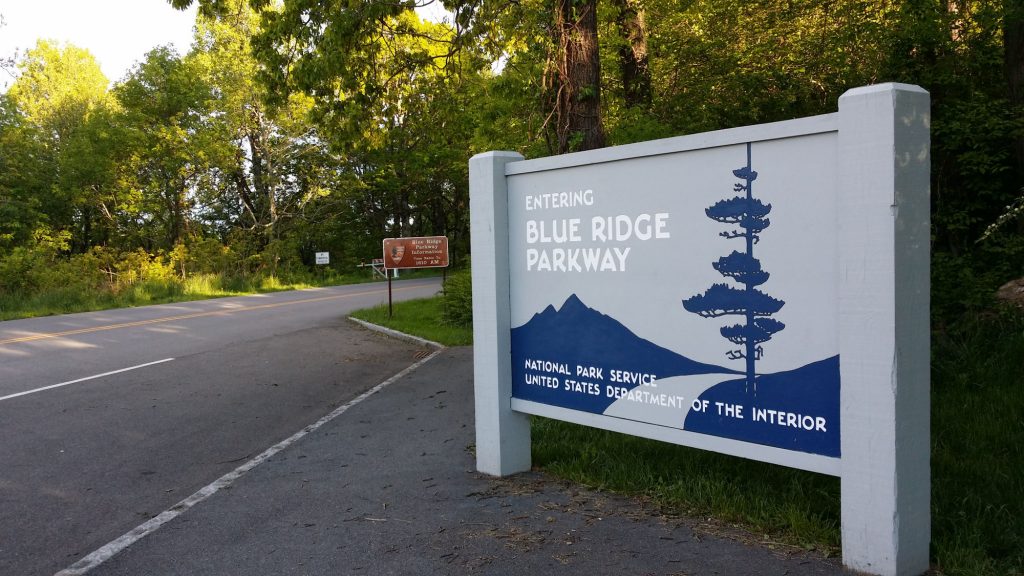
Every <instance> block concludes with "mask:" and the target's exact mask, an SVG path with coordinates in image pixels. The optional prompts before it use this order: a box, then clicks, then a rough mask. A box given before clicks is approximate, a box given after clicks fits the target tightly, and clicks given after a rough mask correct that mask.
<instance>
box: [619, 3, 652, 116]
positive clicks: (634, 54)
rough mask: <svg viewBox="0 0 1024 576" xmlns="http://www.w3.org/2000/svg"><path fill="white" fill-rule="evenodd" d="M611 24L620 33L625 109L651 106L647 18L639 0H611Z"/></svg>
mask: <svg viewBox="0 0 1024 576" xmlns="http://www.w3.org/2000/svg"><path fill="white" fill-rule="evenodd" d="M613 4H614V6H615V10H616V13H615V25H616V27H617V28H618V30H619V35H620V36H621V40H620V44H619V50H618V52H619V71H620V76H621V78H622V92H623V99H624V100H625V104H626V107H627V108H638V107H642V108H646V107H649V106H650V105H651V99H652V98H653V90H652V87H651V70H650V63H649V58H648V50H647V18H646V16H645V11H644V9H643V6H641V5H640V2H639V0H614V2H613Z"/></svg>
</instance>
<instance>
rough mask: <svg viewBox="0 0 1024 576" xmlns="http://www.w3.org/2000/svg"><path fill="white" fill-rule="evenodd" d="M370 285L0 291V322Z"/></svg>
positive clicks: (179, 284)
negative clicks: (232, 297)
mask: <svg viewBox="0 0 1024 576" xmlns="http://www.w3.org/2000/svg"><path fill="white" fill-rule="evenodd" d="M416 272H420V271H416ZM436 275H437V273H436V272H433V271H430V273H426V274H424V273H405V274H402V279H407V278H419V277H425V276H436ZM374 280H375V279H374V278H372V277H371V276H370V275H369V273H368V272H365V273H356V274H345V275H342V274H337V273H332V274H323V273H321V274H317V275H309V276H308V277H306V278H303V279H301V280H291V281H289V280H283V279H281V278H278V277H276V276H223V275H219V274H199V275H195V276H190V277H188V278H186V279H185V280H181V279H178V278H172V279H165V280H145V281H141V282H136V283H135V284H132V285H130V286H126V287H123V288H121V289H120V290H117V291H113V290H97V289H87V288H83V287H81V286H62V287H54V288H50V289H47V290H41V291H37V292H33V293H31V294H23V293H6V292H0V321H2V320H15V319H18V318H34V317H39V316H52V315H55V314H70V313H74V312H93V311H96V310H109V309H112V308H131V307H135V306H147V305H151V304H169V303H172V302H189V301H193V300H207V299H210V298H223V297H226V296H244V295H247V294H262V293H268V292H281V291H286V290H300V289H303V288H313V287H317V286H338V285H343V284H358V283H363V282H372V281H374Z"/></svg>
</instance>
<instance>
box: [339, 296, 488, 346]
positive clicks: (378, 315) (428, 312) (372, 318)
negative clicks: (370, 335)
mask: <svg viewBox="0 0 1024 576" xmlns="http://www.w3.org/2000/svg"><path fill="white" fill-rule="evenodd" d="M393 308H394V310H393V312H394V313H393V314H392V316H391V318H388V306H387V304H384V305H383V306H375V307H373V308H366V309H363V310H357V311H356V312H353V313H352V314H351V316H353V317H355V318H359V319H360V320H365V321H367V322H371V323H373V324H377V325H379V326H386V327H388V328H391V329H392V330H398V331H399V332H405V333H406V334H412V335H414V336H419V337H420V338H426V339H427V340H432V341H434V342H437V343H438V344H444V345H445V346H468V345H469V344H472V343H473V329H472V328H466V327H464V326H455V325H452V324H447V323H445V322H444V321H443V320H442V319H441V314H442V311H443V308H444V304H443V301H442V299H441V298H440V297H436V298H422V299H419V300H406V301H403V302H395V304H394V307H393Z"/></svg>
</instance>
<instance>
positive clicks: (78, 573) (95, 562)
mask: <svg viewBox="0 0 1024 576" xmlns="http://www.w3.org/2000/svg"><path fill="white" fill-rule="evenodd" d="M442 351H443V348H441V349H438V350H435V351H434V352H432V353H431V354H430V355H429V356H427V357H426V358H424V359H422V360H420V361H419V362H416V363H415V364H413V365H411V366H409V367H408V368H406V369H405V370H402V371H401V372H399V373H398V374H395V375H394V376H392V377H390V378H388V379H387V380H385V381H383V382H381V383H380V384H377V385H376V386H374V387H373V388H370V389H369V390H367V391H366V392H363V393H362V394H360V395H359V396H356V397H355V398H353V399H352V400H349V401H348V402H347V403H345V404H343V405H341V406H339V407H337V408H335V409H334V411H333V412H331V413H330V414H328V415H326V416H324V417H323V418H321V419H319V420H317V421H316V422H314V423H313V424H310V425H309V426H306V427H305V428H303V429H302V430H300V431H298V432H296V433H295V434H293V435H292V436H291V437H289V438H287V439H285V440H282V441H280V442H278V443H277V444H274V445H273V446H271V447H270V448H268V449H267V450H266V451H264V452H263V453H262V454H259V455H258V456H256V457H255V458H253V459H252V460H249V461H248V462H246V463H245V464H242V465H241V466H239V467H238V468H235V469H234V470H232V471H231V472H228V473H227V474H225V475H223V476H221V477H220V478H218V479H217V480H215V481H213V482H212V483H211V484H209V485H207V486H205V487H203V488H200V489H199V490H198V491H197V492H196V493H194V494H192V495H191V496H189V497H188V498H185V499H184V500H182V501H181V502H178V503H177V504H175V505H174V506H172V507H171V508H169V509H167V510H164V511H163V512H161V513H160V514H158V515H157V516H155V517H153V518H151V519H149V520H147V521H146V522H143V523H142V524H139V525H138V526H136V527H135V528H134V529H132V530H130V531H128V532H126V533H125V534H123V535H121V536H120V537H119V538H116V539H115V540H112V541H110V542H109V543H107V544H105V545H104V546H102V547H100V548H99V549H97V550H96V551H94V552H92V553H90V554H89V555H87V556H85V557H83V558H82V559H81V560H79V561H78V562H75V563H74V564H72V565H71V566H69V567H67V568H65V569H64V570H61V571H60V572H57V573H56V574H54V576H82V575H84V574H86V573H88V572H89V571H90V570H92V569H93V568H96V567H97V566H99V565H100V564H102V563H104V562H106V561H107V560H109V559H111V558H113V557H114V556H115V555H116V554H118V553H120V552H121V551H123V550H125V549H126V548H128V547H129V546H131V545H132V544H134V543H136V542H138V541H139V540H141V539H143V538H145V537H146V536H148V535H150V534H152V533H153V532H156V531H157V530H159V529H160V527H161V526H163V525H164V524H166V523H168V522H170V521H171V520H173V519H175V518H177V517H178V516H181V515H182V514H184V513H185V512H187V511H188V509H189V508H192V507H193V506H195V505H196V504H199V503H200V502H202V501H203V500H206V499H207V498H209V497H210V496H213V495H214V494H216V493H217V492H219V491H220V490H221V489H223V488H228V487H230V486H231V485H232V484H234V483H235V481H237V480H238V479H239V478H241V477H242V476H244V475H245V474H246V473H247V472H249V471H250V470H252V469H253V468H255V467H257V466H259V465H260V464H262V463H263V462H266V461H267V460H268V459H270V458H272V457H274V456H275V455H276V454H277V453H278V452H281V451H282V450H284V449H285V448H288V447H289V446H291V445H292V444H294V443H296V442H298V441H299V440H301V439H302V438H303V437H305V436H306V435H308V434H310V433H311V432H314V431H316V430H317V429H318V428H320V427H321V426H323V425H324V424H327V423H328V422H330V421H331V420H334V419H335V418H337V417H338V416H341V415H342V414H344V413H345V412H347V411H348V409H349V408H352V407H353V406H355V405H356V404H359V403H360V402H362V401H363V400H366V399H367V398H369V397H370V396H373V395H374V394H376V393H377V392H380V391H381V390H383V389H384V388H385V387H387V386H388V385H390V384H392V383H394V382H395V381H396V380H399V379H401V378H403V377H404V376H406V375H407V374H409V373H410V372H412V371H413V370H416V369H417V368H419V367H420V366H422V365H424V364H426V363H427V362H429V361H430V360H432V359H433V358H434V357H435V356H437V355H438V354H440V353H441V352H442Z"/></svg>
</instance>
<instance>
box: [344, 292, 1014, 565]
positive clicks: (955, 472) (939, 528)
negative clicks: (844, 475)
mask: <svg viewBox="0 0 1024 576" xmlns="http://www.w3.org/2000/svg"><path fill="white" fill-rule="evenodd" d="M399 306H401V308H399ZM442 309H443V305H442V301H441V298H433V299H427V300H416V301H411V302H403V303H401V304H400V305H396V308H395V316H394V318H393V319H392V320H391V321H387V320H386V316H387V310H386V308H376V309H372V310H369V311H362V312H360V313H356V314H354V315H355V316H356V317H358V318H362V319H364V320H367V321H370V322H374V323H377V324H382V325H385V326H388V327H390V328H394V329H396V330H401V331H402V332H407V333H409V334H415V335H417V336H421V337H423V338H429V339H431V340H435V341H438V342H442V343H445V344H448V345H458V344H468V343H470V341H471V339H472V333H471V330H470V329H468V328H456V327H452V326H447V327H445V326H443V324H442V322H441V320H440V318H441V311H442ZM441 328H443V329H444V331H445V332H449V334H447V335H446V334H444V333H441V332H439V330H440V329H441ZM451 333H454V334H458V335H457V336H452V335H451ZM932 359H933V360H932V559H933V562H934V563H935V564H936V565H937V567H938V569H939V571H940V573H942V574H948V575H950V576H1008V575H1021V574H1024V521H1021V518H1024V388H1022V380H1021V378H1022V375H1024V314H1022V313H1020V312H1016V311H1006V312H1004V313H1000V314H992V315H987V316H984V317H981V318H976V319H973V320H970V321H966V322H963V323H961V324H960V325H958V326H956V327H953V328H951V329H948V330H946V331H944V332H941V333H936V334H934V335H933V345H932ZM533 460H534V464H535V465H537V466H539V467H541V468H543V469H545V470H546V471H548V472H549V473H551V474H553V475H556V476H559V477H562V478H565V479H568V480H571V481H574V482H576V483H579V484H582V485H585V486H589V487H592V488H596V489H599V490H610V491H616V492H621V493H625V494H630V495H636V496H641V497H646V498H650V499H651V500H652V501H653V502H655V503H656V504H658V505H659V506H661V507H662V508H663V509H664V510H665V511H666V512H669V513H679V514H687V515H690V516H702V517H707V516H712V517H714V518H715V519H716V520H717V521H719V522H725V523H729V524H736V525H740V526H742V527H744V528H746V529H747V530H749V531H751V532H753V533H754V534H755V535H757V537H759V538H761V537H763V539H764V540H765V541H771V542H782V543H785V544H788V545H794V546H800V547H803V548H808V549H818V550H820V551H822V552H823V553H825V554H826V555H836V554H838V553H839V546H840V542H839V526H840V514H839V479H838V478H832V477H829V476H823V475H820V474H814V473H810V472H804V471H800V470H792V469H789V468H784V467H781V466H773V465H770V464H764V463H760V462H753V461H749V460H743V459H740V458H733V457H729V456H724V455H721V454H715V453H712V452H705V451H701V450H695V449H691V448H685V447H682V446H674V445H671V444H666V443H663V442H656V441H653V440H646V439H644V438H637V437H632V436H626V435H623V434H617V433H614V432H607V431H603V430H597V429H593V428H587V427H584V426H577V425H575V424H569V423H566V422H558V421H555V420H549V419H544V418H536V417H535V418H533Z"/></svg>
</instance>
